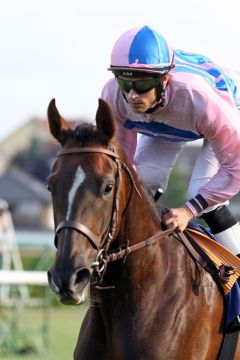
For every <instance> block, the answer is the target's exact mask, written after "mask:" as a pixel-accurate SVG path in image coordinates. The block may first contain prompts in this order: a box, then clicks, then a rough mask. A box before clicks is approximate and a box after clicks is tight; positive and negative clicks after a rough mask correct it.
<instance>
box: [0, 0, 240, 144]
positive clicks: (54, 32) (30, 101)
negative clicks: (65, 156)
mask: <svg viewBox="0 0 240 360" xmlns="http://www.w3.org/2000/svg"><path fill="white" fill-rule="evenodd" d="M239 10H240V2H239V0H229V1H219V0H201V1H197V0H181V1H179V0H165V1H162V0H151V1H145V2H143V1H136V0H132V1H129V0H120V1H119V2H115V1H110V0H101V1H100V0H95V1H91V0H88V1H87V0H0V140H2V139H4V138H5V137H7V136H8V135H9V134H11V132H13V131H16V130H17V129H18V128H19V127H20V126H22V125H23V124H24V123H25V122H27V121H29V120H30V119H31V118H32V117H35V116H37V117H46V112H47V106H48V103H49V101H50V100H51V99H52V98H55V99H56V103H57V106H58V109H59V111H60V112H61V114H62V115H63V116H64V117H65V118H66V119H72V118H74V119H75V118H79V117H81V116H83V117H88V118H89V120H94V118H95V113H96V109H97V101H98V98H99V97H100V94H101V89H102V87H103V85H104V83H105V82H106V81H107V80H108V79H109V78H110V77H111V76H112V75H111V73H110V72H109V71H107V67H108V66H109V65H110V55H111V50H112V47H113V44H114V42H115V41H116V39H117V38H118V37H119V36H120V35H121V33H123V32H124V31H126V30H128V29H130V28H132V27H135V26H139V25H151V26H152V27H154V28H155V29H157V30H159V31H160V32H161V33H162V34H163V35H164V36H165V37H166V39H167V40H168V41H169V42H170V43H171V44H172V46H173V47H174V48H178V49H182V50H185V51H189V52H198V53H201V54H203V55H205V56H208V57H210V58H211V59H212V60H213V61H214V62H217V63H218V64H222V65H224V66H227V67H230V68H233V69H235V70H237V71H240V36H239V25H238V24H239V13H240V11H239Z"/></svg>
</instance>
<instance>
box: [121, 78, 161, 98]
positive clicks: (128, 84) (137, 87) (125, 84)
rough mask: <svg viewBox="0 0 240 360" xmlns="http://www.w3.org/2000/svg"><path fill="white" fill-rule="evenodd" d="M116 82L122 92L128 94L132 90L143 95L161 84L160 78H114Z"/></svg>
mask: <svg viewBox="0 0 240 360" xmlns="http://www.w3.org/2000/svg"><path fill="white" fill-rule="evenodd" d="M116 80H117V83H118V85H119V86H120V88H121V89H122V90H123V91H124V92H126V93H129V92H130V91H131V90H132V89H133V90H134V91H136V93H138V94H145V93H147V92H148V91H150V90H152V89H154V88H155V87H157V86H158V85H159V84H160V83H161V78H150V79H141V80H128V79H122V78H120V77H118V76H116Z"/></svg>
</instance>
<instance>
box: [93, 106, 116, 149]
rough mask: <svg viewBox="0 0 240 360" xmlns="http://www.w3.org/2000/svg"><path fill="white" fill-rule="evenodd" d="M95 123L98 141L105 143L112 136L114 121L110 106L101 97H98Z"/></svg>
mask: <svg viewBox="0 0 240 360" xmlns="http://www.w3.org/2000/svg"><path fill="white" fill-rule="evenodd" d="M96 125H97V129H98V136H99V140H100V142H101V143H102V144H107V143H108V142H109V141H110V140H111V139H112V137H113V136H114V133H115V122H114V117H113V113H112V110H111V108H110V106H109V105H108V104H107V103H106V101H104V100H102V99H98V109H97V114H96Z"/></svg>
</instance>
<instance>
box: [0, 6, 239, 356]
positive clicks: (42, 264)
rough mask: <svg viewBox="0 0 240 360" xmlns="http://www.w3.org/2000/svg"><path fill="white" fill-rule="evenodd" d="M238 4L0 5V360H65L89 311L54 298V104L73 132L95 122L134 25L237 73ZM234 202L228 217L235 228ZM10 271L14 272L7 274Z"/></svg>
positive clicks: (172, 201) (174, 185)
mask: <svg viewBox="0 0 240 360" xmlns="http://www.w3.org/2000/svg"><path fill="white" fill-rule="evenodd" d="M239 8H240V5H239V2H238V0H232V1H231V6H230V3H229V4H226V3H225V2H222V3H219V2H218V1H217V0H212V1H211V2H209V1H208V0H202V1H201V2H200V3H199V2H194V1H192V0H182V1H181V2H178V1H177V0H173V1H172V2H171V4H170V3H169V2H164V1H162V0H161V1H159V0H158V1H155V0H153V1H151V2H149V3H146V4H142V3H139V2H137V1H132V2H129V1H126V0H122V1H121V2H119V3H116V4H115V3H114V4H113V3H112V2H110V1H104V0H103V1H101V2H95V3H93V2H82V1H79V0H41V1H40V0H35V1H33V0H8V1H1V2H0V49H1V56H0V119H1V120H0V121H1V122H0V124H1V125H0V359H5V358H6V359H10V360H17V359H23V358H27V359H30V360H34V359H47V360H55V359H58V360H68V359H72V354H73V349H74V346H75V343H76V340H77V336H78V331H79V328H80V325H81V321H82V317H83V316H84V314H85V311H86V309H87V306H88V304H86V305H84V306H82V307H76V308H73V307H66V306H65V307H64V306H61V305H59V304H58V302H57V300H56V298H55V297H54V296H53V295H52V294H51V292H50V290H49V288H48V285H47V279H46V271H47V269H48V268H49V267H50V266H51V263H52V260H53V257H54V253H55V249H54V247H53V237H54V235H53V217H52V207H51V198H50V195H49V193H48V191H47V190H46V187H45V183H46V177H47V176H48V174H49V173H50V170H51V166H52V163H53V160H54V159H55V156H56V153H57V151H58V144H56V142H55V141H54V140H53V139H52V138H51V137H50V135H49V130H48V124H47V120H46V110H47V106H48V103H49V101H50V100H51V99H52V98H56V101H57V106H58V108H59V110H60V112H61V113H62V115H63V116H64V117H65V118H66V119H67V120H68V121H69V122H70V124H71V126H74V125H75V124H76V123H77V121H78V120H79V119H80V118H81V117H84V118H86V117H87V118H89V121H94V117H95V111H96V108H97V100H98V98H99V97H100V94H101V89H102V87H103V85H104V83H105V82H106V81H107V80H108V79H109V77H110V76H111V74H110V73H109V72H108V71H107V70H106V69H107V67H108V66H109V64H110V53H111V49H112V46H113V43H114V41H115V40H116V38H117V37H118V36H119V35H120V34H121V33H122V32H123V31H125V30H126V29H128V28H131V27H134V26H138V25H141V24H146V25H152V26H153V27H155V28H157V29H159V31H161V32H162V33H163V34H164V35H165V36H166V38H167V39H169V41H170V43H171V44H172V45H173V46H174V47H175V48H180V49H183V50H186V51H190V52H198V53H202V54H204V55H206V56H208V57H210V58H211V59H212V60H213V61H215V62H217V63H219V64H222V65H224V66H227V67H231V68H233V69H234V70H237V71H239V70H240V51H239V29H238V23H239V19H238V16H239V15H238V14H239V12H238V11H237V10H239ZM199 145H200V143H198V142H197V143H196V144H190V145H188V146H187V147H186V148H185V149H184V150H183V152H182V154H181V156H180V158H179V161H178V163H177V166H176V168H175V169H174V171H173V173H172V175H171V178H170V184H169V189H168V191H167V193H166V194H164V195H163V197H162V202H163V203H164V204H165V205H166V206H169V207H171V206H178V205H180V204H181V203H182V202H183V201H185V197H186V189H187V184H188V180H189V177H190V174H191V170H192V167H193V163H194V161H195V158H196V156H197V153H198V151H199ZM239 205H240V198H239V196H236V197H235V198H234V199H233V201H232V203H231V208H232V210H233V212H234V213H235V214H236V215H237V216H238V218H239V219H240V206H239ZM13 271H14V273H13Z"/></svg>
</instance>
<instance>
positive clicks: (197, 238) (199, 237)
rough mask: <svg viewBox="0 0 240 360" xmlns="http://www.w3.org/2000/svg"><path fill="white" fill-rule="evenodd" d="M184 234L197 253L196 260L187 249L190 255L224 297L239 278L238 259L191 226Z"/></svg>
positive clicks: (239, 262) (239, 267) (239, 263)
mask: <svg viewBox="0 0 240 360" xmlns="http://www.w3.org/2000/svg"><path fill="white" fill-rule="evenodd" d="M184 234H185V236H186V237H187V238H188V241H189V242H190V244H191V245H192V246H193V248H194V249H195V251H197V253H198V258H196V256H195V255H194V254H192V251H191V250H190V249H189V251H190V253H191V255H192V256H194V258H195V259H196V260H197V261H198V262H201V265H202V266H203V267H204V268H205V269H206V270H207V271H208V272H210V273H211V275H212V276H213V278H214V280H215V281H216V282H217V283H218V284H219V285H220V286H221V287H222V290H223V293H224V295H225V296H226V295H227V294H228V293H229V292H230V290H231V289H232V287H233V286H234V284H235V283H236V282H237V280H238V278H239V277H240V259H239V258H238V257H237V256H235V255H234V254H233V253H231V252H230V251H229V250H228V249H226V248H225V247H224V246H222V245H221V244H219V243H217V242H216V240H214V239H213V238H211V237H210V236H208V235H207V234H205V233H203V232H201V231H200V230H198V229H196V228H193V227H192V226H189V227H187V229H186V230H185V232H184ZM194 242H195V243H196V244H197V245H198V246H196V245H195V244H194ZM199 257H200V259H201V261H199Z"/></svg>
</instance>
